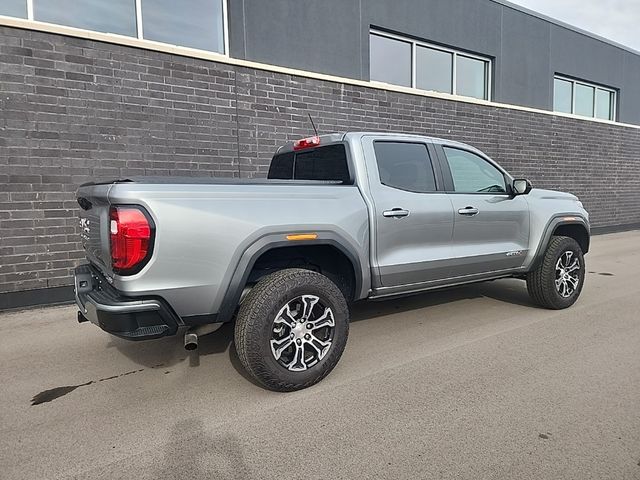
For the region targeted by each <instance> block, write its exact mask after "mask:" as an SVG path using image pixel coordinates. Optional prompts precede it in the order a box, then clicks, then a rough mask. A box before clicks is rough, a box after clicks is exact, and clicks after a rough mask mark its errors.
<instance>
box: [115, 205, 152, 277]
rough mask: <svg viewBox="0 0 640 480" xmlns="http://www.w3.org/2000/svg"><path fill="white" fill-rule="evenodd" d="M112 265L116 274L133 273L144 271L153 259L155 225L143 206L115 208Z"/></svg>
mask: <svg viewBox="0 0 640 480" xmlns="http://www.w3.org/2000/svg"><path fill="white" fill-rule="evenodd" d="M109 217H110V220H111V221H110V235H111V265H112V267H113V271H114V272H116V273H121V274H132V273H136V272H138V271H140V269H141V268H142V267H143V266H144V265H145V263H146V262H147V260H148V259H149V257H150V256H151V249H152V248H153V236H154V226H153V222H152V221H151V218H150V217H149V216H148V215H147V214H146V213H145V212H144V211H143V210H142V208H141V207H133V206H119V207H111V210H110V211H109Z"/></svg>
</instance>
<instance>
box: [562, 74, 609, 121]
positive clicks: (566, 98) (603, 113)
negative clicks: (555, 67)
mask: <svg viewBox="0 0 640 480" xmlns="http://www.w3.org/2000/svg"><path fill="white" fill-rule="evenodd" d="M616 95H617V94H616V91H615V90H613V89H610V88H606V87H601V86H598V85H593V84H590V83H588V82H584V81H582V80H573V79H570V78H564V77H558V76H556V77H554V79H553V110H554V111H556V112H563V113H573V114H575V115H580V116H583V117H591V118H599V119H601V120H611V121H615V118H616V111H615V110H616Z"/></svg>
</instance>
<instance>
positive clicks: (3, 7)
mask: <svg viewBox="0 0 640 480" xmlns="http://www.w3.org/2000/svg"><path fill="white" fill-rule="evenodd" d="M0 15H6V16H8V17H18V18H27V0H0Z"/></svg>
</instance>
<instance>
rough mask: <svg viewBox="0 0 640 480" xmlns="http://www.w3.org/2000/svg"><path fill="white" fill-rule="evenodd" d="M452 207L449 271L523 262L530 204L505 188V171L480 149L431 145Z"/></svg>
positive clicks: (496, 267)
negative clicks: (441, 171) (437, 156)
mask: <svg viewBox="0 0 640 480" xmlns="http://www.w3.org/2000/svg"><path fill="white" fill-rule="evenodd" d="M436 149H437V151H438V153H439V157H440V160H441V165H442V170H443V175H444V177H445V184H446V187H447V194H448V196H449V198H450V199H451V203H452V205H453V211H454V227H453V242H452V249H453V252H452V253H453V257H454V259H455V260H454V263H453V264H452V271H451V273H452V276H456V277H460V276H466V275H478V274H492V273H494V272H500V271H504V270H511V269H515V268H518V267H520V266H522V264H523V262H524V260H525V258H526V255H527V252H528V249H529V205H528V203H527V200H526V198H525V195H519V196H516V197H513V196H511V195H510V194H509V193H508V189H509V188H510V187H509V186H508V183H509V181H510V179H509V177H508V175H507V174H506V172H504V171H503V170H502V169H501V168H499V167H498V166H497V165H496V164H494V163H493V162H492V161H491V160H490V159H489V158H488V157H485V156H483V155H480V154H479V152H477V151H473V150H471V149H465V148H463V147H460V146H459V145H446V144H444V145H436Z"/></svg>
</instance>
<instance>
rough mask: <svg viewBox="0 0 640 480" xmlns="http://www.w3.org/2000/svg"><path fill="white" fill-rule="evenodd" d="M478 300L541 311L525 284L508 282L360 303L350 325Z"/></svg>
mask: <svg viewBox="0 0 640 480" xmlns="http://www.w3.org/2000/svg"><path fill="white" fill-rule="evenodd" d="M478 298H490V299H492V300H496V301H498V302H504V303H509V304H511V305H520V306H524V307H530V308H540V307H539V306H537V305H536V304H535V303H533V301H531V299H530V298H529V294H528V293H527V287H526V285H525V283H524V282H522V281H520V280H515V279H507V280H496V281H490V282H483V283H474V284H469V285H463V286H459V287H450V288H447V289H443V290H433V291H430V292H423V293H417V294H415V295H409V296H405V297H398V298H395V299H389V300H379V301H369V302H367V301H363V302H357V303H355V304H354V305H353V306H352V308H351V322H352V323H353V322H359V321H362V320H369V319H373V318H377V317H381V316H385V315H391V314H397V313H403V312H408V311H412V310H419V309H422V308H429V307H436V306H438V305H444V304H447V303H453V302H458V301H461V300H472V299H478Z"/></svg>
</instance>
